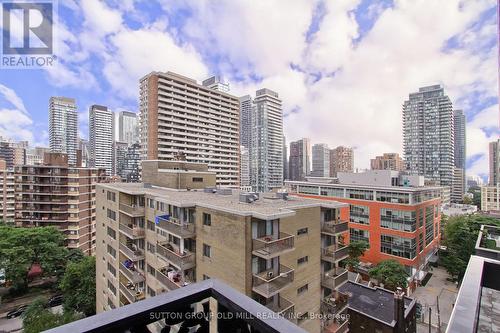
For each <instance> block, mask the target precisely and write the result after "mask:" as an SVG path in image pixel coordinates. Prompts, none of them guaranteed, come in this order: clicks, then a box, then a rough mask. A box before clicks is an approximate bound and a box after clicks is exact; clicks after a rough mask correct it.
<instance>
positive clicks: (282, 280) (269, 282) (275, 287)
mask: <svg viewBox="0 0 500 333" xmlns="http://www.w3.org/2000/svg"><path fill="white" fill-rule="evenodd" d="M293 275H294V271H293V269H291V268H289V267H286V266H284V265H280V267H279V270H278V271H277V272H274V271H273V270H272V269H270V270H267V271H263V272H260V273H258V274H254V275H253V288H252V290H253V291H255V292H256V293H258V294H260V295H262V296H264V297H266V298H269V297H271V296H273V295H275V294H277V293H279V292H280V291H281V290H283V289H285V288H286V287H288V286H289V285H290V284H292V282H293Z"/></svg>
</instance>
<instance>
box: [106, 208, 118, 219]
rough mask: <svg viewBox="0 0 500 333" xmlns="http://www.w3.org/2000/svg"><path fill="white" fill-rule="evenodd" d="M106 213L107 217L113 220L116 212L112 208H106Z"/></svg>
mask: <svg viewBox="0 0 500 333" xmlns="http://www.w3.org/2000/svg"><path fill="white" fill-rule="evenodd" d="M107 215H108V218H110V219H112V220H113V221H116V212H115V211H114V210H111V209H109V208H108V211H107Z"/></svg>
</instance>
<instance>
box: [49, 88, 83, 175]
mask: <svg viewBox="0 0 500 333" xmlns="http://www.w3.org/2000/svg"><path fill="white" fill-rule="evenodd" d="M77 137H78V113H77V111H76V101H75V99H74V98H68V97H51V98H50V100H49V144H50V151H51V152H52V153H64V154H68V160H69V164H70V165H75V164H76V151H77V148H78V146H77Z"/></svg>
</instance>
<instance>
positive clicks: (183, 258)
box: [96, 161, 348, 332]
mask: <svg viewBox="0 0 500 333" xmlns="http://www.w3.org/2000/svg"><path fill="white" fill-rule="evenodd" d="M142 170H143V181H144V183H107V184H99V185H98V186H97V202H99V207H98V209H97V238H98V240H97V254H96V258H97V266H96V268H97V280H96V281H97V282H96V283H97V312H103V311H106V310H108V309H111V308H116V307H119V306H123V305H126V304H129V303H134V302H136V301H138V300H141V299H144V298H148V297H153V296H155V295H158V294H160V293H163V292H168V291H171V290H175V289H178V288H181V287H183V286H186V285H189V284H192V283H194V282H200V281H202V280H205V279H209V278H216V279H219V280H221V281H223V282H225V283H227V284H228V285H230V286H231V287H233V288H235V289H236V290H237V291H239V292H241V293H243V294H245V295H247V296H250V297H251V298H253V299H254V300H257V301H258V302H259V303H261V304H263V305H265V306H267V307H268V308H269V309H271V310H273V311H274V312H277V313H279V314H281V315H284V316H286V317H287V318H288V319H290V320H291V321H293V322H294V323H297V324H298V325H299V326H300V327H302V328H304V329H306V330H307V331H309V332H320V331H321V330H322V328H323V329H325V332H326V331H327V330H328V329H334V328H338V327H344V328H345V327H346V325H347V323H346V321H345V316H339V317H338V318H337V319H336V318H334V316H329V317H328V319H325V320H320V319H318V316H316V317H315V316H314V315H315V314H318V313H320V311H321V312H323V313H330V314H339V313H342V312H343V313H345V311H346V309H347V295H345V294H342V293H339V292H337V289H338V287H339V286H341V285H342V284H343V283H345V282H346V281H347V271H346V270H345V269H343V268H340V267H339V264H338V263H339V261H340V260H342V259H345V258H346V257H347V247H346V246H345V244H344V239H345V237H346V232H347V219H348V206H347V205H346V204H342V203H338V202H335V201H322V200H311V199H305V198H300V197H289V196H287V194H286V193H267V194H264V193H261V194H255V193H244V192H240V191H237V190H231V189H224V188H222V189H220V188H219V189H216V188H215V187H213V186H214V185H215V183H216V174H215V173H214V172H210V171H208V170H209V168H208V166H206V165H205V164H201V163H187V162H183V161H144V162H143V165H142ZM207 186H208V187H207ZM186 188H189V190H186ZM339 318H343V319H344V321H341V319H339ZM341 325H343V326H341ZM330 331H331V332H335V330H330Z"/></svg>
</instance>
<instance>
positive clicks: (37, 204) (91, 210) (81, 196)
mask: <svg viewBox="0 0 500 333" xmlns="http://www.w3.org/2000/svg"><path fill="white" fill-rule="evenodd" d="M104 180H105V170H104V169H97V168H80V167H74V166H69V165H68V155H67V154H62V153H46V154H45V157H44V164H42V165H20V166H16V167H15V223H16V225H17V226H19V227H44V226H55V227H57V228H58V229H59V230H61V231H62V232H63V233H64V235H65V237H66V245H67V246H68V247H69V248H77V249H80V250H82V251H83V252H84V253H85V254H87V255H92V254H94V252H95V241H96V234H95V233H96V229H95V210H96V200H95V195H96V184H97V183H99V182H101V181H104Z"/></svg>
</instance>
